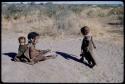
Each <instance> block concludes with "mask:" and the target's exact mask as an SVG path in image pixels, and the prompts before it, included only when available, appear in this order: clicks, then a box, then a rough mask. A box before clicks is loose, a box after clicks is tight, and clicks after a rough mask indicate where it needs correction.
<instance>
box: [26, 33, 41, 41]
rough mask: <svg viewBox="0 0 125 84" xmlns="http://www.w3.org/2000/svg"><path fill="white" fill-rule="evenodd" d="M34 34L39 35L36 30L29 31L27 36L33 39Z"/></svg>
mask: <svg viewBox="0 0 125 84" xmlns="http://www.w3.org/2000/svg"><path fill="white" fill-rule="evenodd" d="M36 36H39V34H38V33H36V32H30V33H29V34H28V36H27V38H28V39H29V40H30V39H34V38H35V37H36Z"/></svg>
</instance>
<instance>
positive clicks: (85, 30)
mask: <svg viewBox="0 0 125 84" xmlns="http://www.w3.org/2000/svg"><path fill="white" fill-rule="evenodd" d="M89 32H90V29H89V27H87V26H84V27H82V28H81V33H82V34H83V35H87V34H88V33H89Z"/></svg>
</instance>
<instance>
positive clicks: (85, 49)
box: [80, 26, 96, 67]
mask: <svg viewBox="0 0 125 84" xmlns="http://www.w3.org/2000/svg"><path fill="white" fill-rule="evenodd" d="M81 33H82V34H83V36H84V38H83V41H82V46H81V54H80V56H82V57H81V60H82V61H83V62H84V58H86V59H87V61H88V63H89V65H92V67H93V66H94V65H96V62H95V60H94V59H93V48H96V46H95V44H94V42H93V39H92V35H91V34H90V29H89V28H88V27H87V26H84V27H83V28H81Z"/></svg>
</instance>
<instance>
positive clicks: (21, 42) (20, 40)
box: [18, 36, 26, 44]
mask: <svg viewBox="0 0 125 84" xmlns="http://www.w3.org/2000/svg"><path fill="white" fill-rule="evenodd" d="M18 41H19V43H20V44H25V43H26V38H25V37H23V36H21V37H19V38H18Z"/></svg>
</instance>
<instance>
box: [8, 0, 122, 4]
mask: <svg viewBox="0 0 125 84" xmlns="http://www.w3.org/2000/svg"><path fill="white" fill-rule="evenodd" d="M41 2H42V1H41ZM41 2H35V3H41ZM48 2H49V1H48ZM51 2H52V3H54V4H123V2H121V1H51ZM6 3H20V2H6ZM23 3H28V2H23ZM29 3H30V2H29ZM43 3H47V2H45V1H44V2H43Z"/></svg>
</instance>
